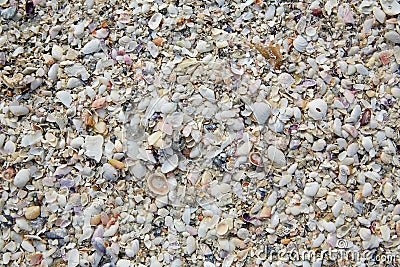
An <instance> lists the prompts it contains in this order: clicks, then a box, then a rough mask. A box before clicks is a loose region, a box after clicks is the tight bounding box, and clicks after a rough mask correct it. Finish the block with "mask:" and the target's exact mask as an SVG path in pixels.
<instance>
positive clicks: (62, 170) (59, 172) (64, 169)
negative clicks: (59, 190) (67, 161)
mask: <svg viewBox="0 0 400 267" xmlns="http://www.w3.org/2000/svg"><path fill="white" fill-rule="evenodd" d="M71 170H72V167H71V166H65V165H61V166H58V167H57V169H56V171H55V172H54V177H55V178H61V177H64V176H65V175H67V174H68V173H70V172H71Z"/></svg>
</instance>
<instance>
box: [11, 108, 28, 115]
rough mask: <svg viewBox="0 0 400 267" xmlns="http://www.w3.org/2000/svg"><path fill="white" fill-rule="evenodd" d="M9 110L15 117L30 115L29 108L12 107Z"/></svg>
mask: <svg viewBox="0 0 400 267" xmlns="http://www.w3.org/2000/svg"><path fill="white" fill-rule="evenodd" d="M9 109H10V111H11V113H12V114H13V115H14V116H24V115H26V114H28V113H29V108H27V107H25V106H10V108H9Z"/></svg>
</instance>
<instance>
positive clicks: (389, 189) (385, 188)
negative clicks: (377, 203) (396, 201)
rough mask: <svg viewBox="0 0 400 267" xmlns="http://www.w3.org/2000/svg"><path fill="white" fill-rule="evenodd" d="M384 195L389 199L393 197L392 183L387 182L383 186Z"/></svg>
mask: <svg viewBox="0 0 400 267" xmlns="http://www.w3.org/2000/svg"><path fill="white" fill-rule="evenodd" d="M382 194H383V196H384V197H385V198H387V199H389V198H391V197H392V195H393V185H392V183H389V182H386V183H385V184H384V185H383V189H382Z"/></svg>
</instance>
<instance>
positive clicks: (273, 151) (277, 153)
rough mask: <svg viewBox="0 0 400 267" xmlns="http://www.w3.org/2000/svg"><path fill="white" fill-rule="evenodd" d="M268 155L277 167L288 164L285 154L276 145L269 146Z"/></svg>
mask: <svg viewBox="0 0 400 267" xmlns="http://www.w3.org/2000/svg"><path fill="white" fill-rule="evenodd" d="M267 156H268V159H269V160H270V161H272V163H273V164H274V165H275V166H277V167H282V166H285V165H286V158H285V154H283V152H282V151H281V150H279V149H278V148H277V147H275V146H270V147H268V150H267Z"/></svg>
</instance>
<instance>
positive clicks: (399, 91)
mask: <svg viewBox="0 0 400 267" xmlns="http://www.w3.org/2000/svg"><path fill="white" fill-rule="evenodd" d="M390 92H391V94H392V96H394V97H395V98H400V88H399V87H397V86H396V87H393V88H392V89H391V91H390Z"/></svg>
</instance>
